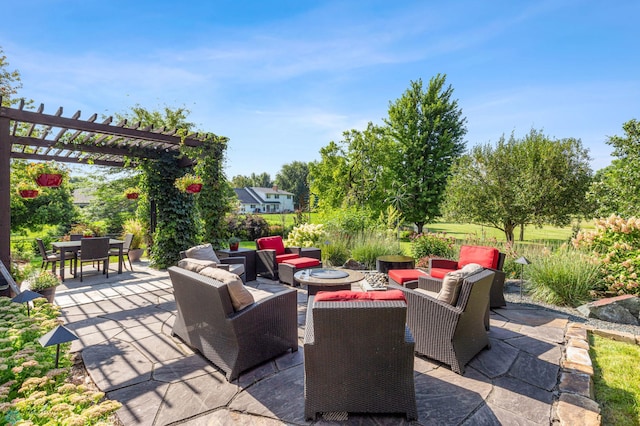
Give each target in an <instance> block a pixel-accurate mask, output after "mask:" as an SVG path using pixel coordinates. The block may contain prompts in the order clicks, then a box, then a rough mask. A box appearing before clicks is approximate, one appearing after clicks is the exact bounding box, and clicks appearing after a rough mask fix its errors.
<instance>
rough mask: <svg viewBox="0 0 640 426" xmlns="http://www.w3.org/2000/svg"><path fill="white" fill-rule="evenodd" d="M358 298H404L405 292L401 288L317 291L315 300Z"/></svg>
mask: <svg viewBox="0 0 640 426" xmlns="http://www.w3.org/2000/svg"><path fill="white" fill-rule="evenodd" d="M357 300H403V301H405V302H406V299H405V298H404V294H403V293H402V291H400V290H386V291H367V292H363V291H351V290H339V291H319V292H318V293H316V296H315V299H314V302H323V301H324V302H348V301H357Z"/></svg>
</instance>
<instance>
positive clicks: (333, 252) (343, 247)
mask: <svg viewBox="0 0 640 426" xmlns="http://www.w3.org/2000/svg"><path fill="white" fill-rule="evenodd" d="M319 248H320V249H321V250H322V263H323V265H325V266H328V267H330V266H342V265H344V263H345V262H346V261H347V260H348V259H349V255H350V251H349V248H348V247H347V244H346V242H345V241H344V240H341V239H334V240H331V241H325V242H323V243H322V244H319Z"/></svg>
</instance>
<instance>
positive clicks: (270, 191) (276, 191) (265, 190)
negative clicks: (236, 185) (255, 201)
mask: <svg viewBox="0 0 640 426" xmlns="http://www.w3.org/2000/svg"><path fill="white" fill-rule="evenodd" d="M250 189H251V190H252V191H254V192H257V193H258V194H278V195H294V194H293V193H292V192H287V191H283V190H282V189H278V187H277V186H275V187H273V188H262V187H259V186H252V187H250Z"/></svg>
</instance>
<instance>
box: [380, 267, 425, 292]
mask: <svg viewBox="0 0 640 426" xmlns="http://www.w3.org/2000/svg"><path fill="white" fill-rule="evenodd" d="M388 273H389V283H393V284H397V285H401V286H403V287H407V288H410V289H415V288H417V287H418V278H420V277H426V276H428V275H429V274H427V273H426V272H425V271H423V270H421V269H389V272H388Z"/></svg>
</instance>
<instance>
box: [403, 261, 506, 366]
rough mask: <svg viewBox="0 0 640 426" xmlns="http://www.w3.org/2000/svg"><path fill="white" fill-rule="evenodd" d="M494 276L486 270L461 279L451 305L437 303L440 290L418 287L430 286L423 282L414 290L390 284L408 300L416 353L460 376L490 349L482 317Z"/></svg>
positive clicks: (441, 301) (409, 321)
mask: <svg viewBox="0 0 640 426" xmlns="http://www.w3.org/2000/svg"><path fill="white" fill-rule="evenodd" d="M494 274H495V273H494V272H493V271H491V270H488V269H485V270H482V271H481V272H478V273H476V274H474V275H471V276H468V277H466V278H464V279H463V280H462V284H461V285H460V287H459V293H458V294H457V297H456V298H455V300H452V301H451V302H452V303H447V302H446V301H443V300H438V299H437V297H438V294H439V293H438V292H439V291H440V290H441V289H440V288H439V287H438V288H429V287H427V288H423V287H421V286H423V285H424V284H425V283H426V284H428V283H429V282H428V281H425V280H419V281H418V288H416V289H415V290H414V289H410V288H407V287H401V286H396V285H393V284H391V285H390V287H391V288H398V289H400V290H402V292H404V295H405V297H406V298H407V306H408V310H407V312H408V313H407V324H408V325H409V328H410V329H411V332H412V333H413V336H414V338H415V341H416V352H418V353H419V354H422V355H425V356H427V357H429V358H432V359H435V360H437V361H440V362H443V363H445V364H447V365H449V366H451V370H453V371H454V372H456V373H459V374H462V373H463V372H464V366H465V365H466V364H467V363H468V362H469V361H470V360H471V359H472V358H473V357H474V356H476V354H478V352H480V351H481V350H482V349H484V348H489V347H490V343H489V335H488V332H487V330H486V329H485V326H484V317H485V313H486V311H487V305H488V303H489V292H490V290H491V283H492V281H493V278H494Z"/></svg>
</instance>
